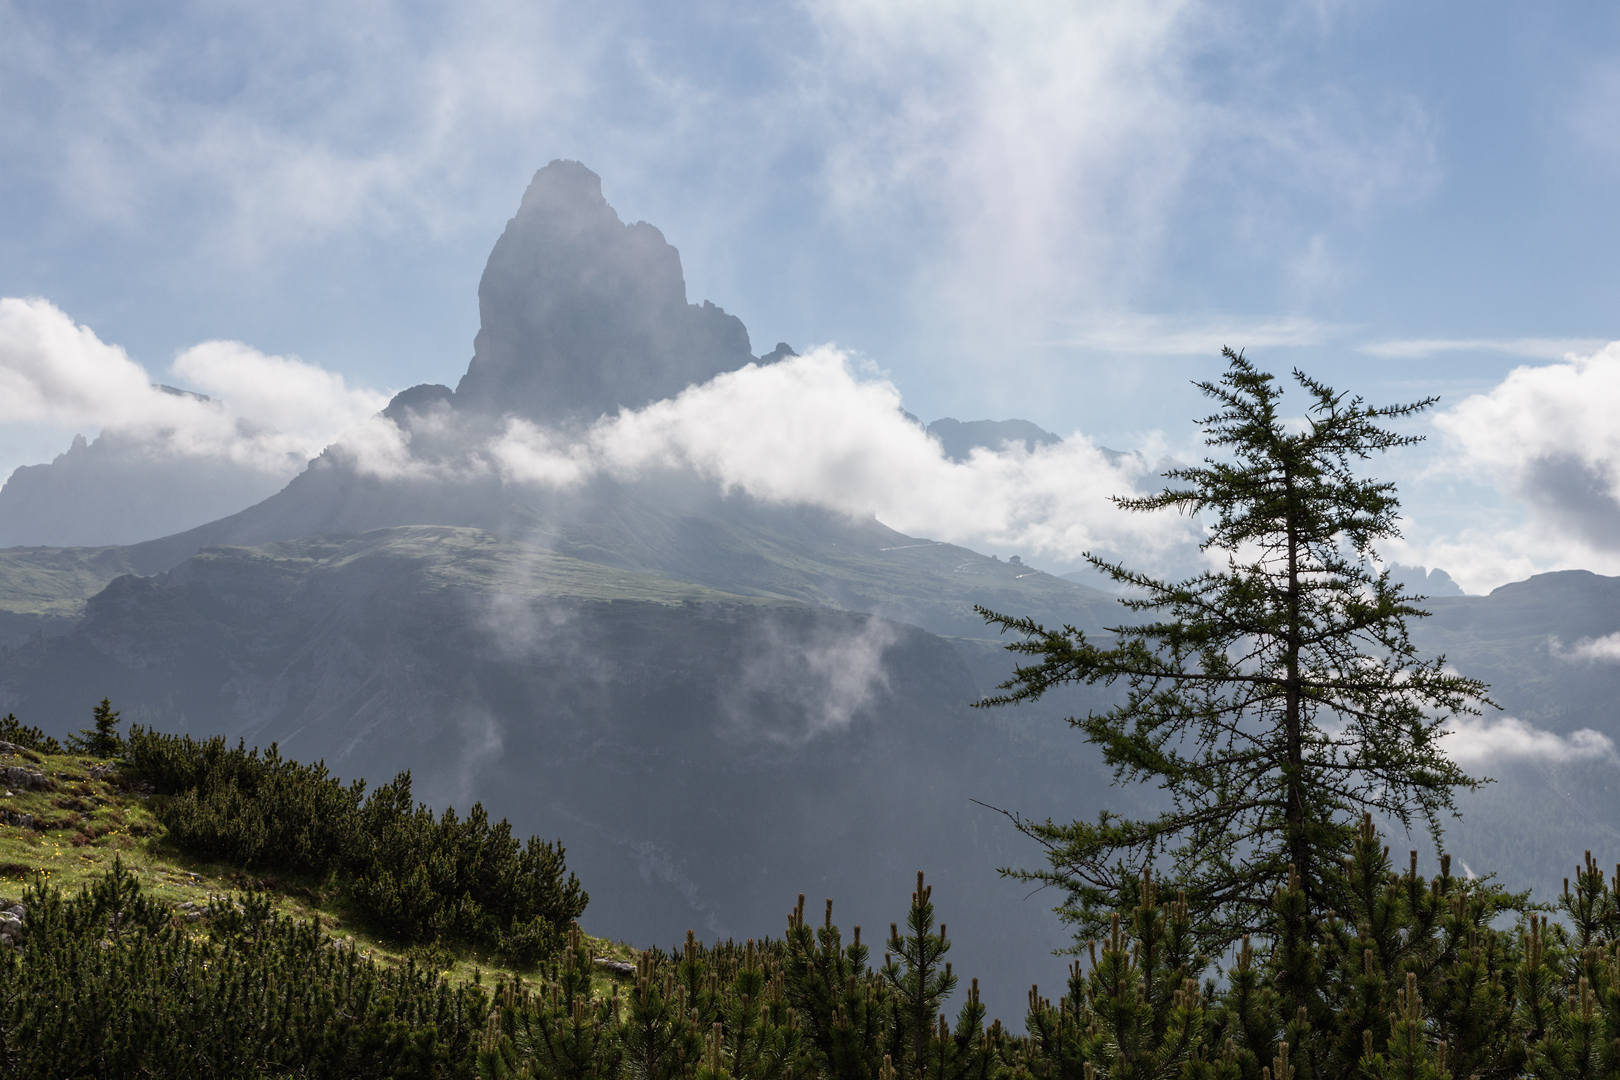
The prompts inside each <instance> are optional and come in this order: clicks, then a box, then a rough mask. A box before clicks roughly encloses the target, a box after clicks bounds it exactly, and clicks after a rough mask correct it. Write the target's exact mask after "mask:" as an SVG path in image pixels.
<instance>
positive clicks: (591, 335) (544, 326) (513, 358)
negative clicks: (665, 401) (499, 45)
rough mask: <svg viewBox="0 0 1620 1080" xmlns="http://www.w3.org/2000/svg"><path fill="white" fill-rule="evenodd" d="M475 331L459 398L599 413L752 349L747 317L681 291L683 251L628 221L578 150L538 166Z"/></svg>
mask: <svg viewBox="0 0 1620 1080" xmlns="http://www.w3.org/2000/svg"><path fill="white" fill-rule="evenodd" d="M478 310H479V316H480V323H481V326H480V329H479V331H478V337H477V338H476V340H475V341H474V352H473V359H472V363H471V364H470V365H469V366H468V368H467V374H466V376H465V377H463V378H462V380H461V384H460V386H458V387H457V388H456V402H457V405H458V406H460V407H462V408H467V409H473V410H477V411H482V412H489V413H495V414H504V413H515V414H518V415H522V416H526V417H529V418H532V419H535V420H541V421H548V422H556V421H563V420H569V419H577V420H586V421H589V420H594V419H595V418H596V417H598V416H600V415H601V414H603V413H607V412H613V411H614V410H616V409H618V408H619V407H621V406H624V407H629V408H636V407H639V406H642V405H645V404H647V403H648V402H650V401H656V400H659V399H661V398H666V397H670V396H672V395H674V394H678V393H680V392H681V391H682V390H684V389H685V388H686V387H687V386H690V385H691V384H693V383H699V382H705V381H707V380H709V379H711V378H713V377H714V376H715V375H718V374H720V373H721V372H723V371H732V370H735V369H736V368H739V367H742V366H743V365H744V364H747V363H749V362H750V361H751V360H753V359H754V357H753V355H752V353H751V351H750V346H749V342H748V331H747V330H746V329H745V328H744V327H743V324H742V322H741V320H739V319H738V318H737V317H736V316H734V315H727V314H726V313H725V312H724V311H723V310H722V309H720V308H718V307H715V306H714V305H713V304H711V303H708V302H707V301H705V302H704V303H703V304H701V305H699V304H688V303H687V302H686V281H685V279H684V278H683V276H682V274H681V256H680V252H678V251H676V250H675V249H674V248H673V247H671V246H670V245H669V244H668V243H667V242H666V241H665V240H664V234H663V233H661V232H659V231H658V230H657V229H656V228H654V227H653V226H651V225H648V224H647V223H646V222H644V221H639V222H636V223H635V224H633V225H626V224H624V223H623V222H621V221H620V220H619V215H618V214H617V213H615V212H614V210H613V208H612V207H611V206H609V205H608V203H607V200H606V199H604V198H603V197H602V181H601V178H600V177H598V176H597V175H596V174H595V173H593V172H591V170H589V169H587V168H586V167H585V166H583V165H581V164H580V163H579V162H577V161H553V162H552V163H551V164H550V165H547V166H546V167H545V168H543V169H541V170H540V171H539V172H538V173H536V174H535V177H534V181H533V182H532V183H531V184H530V185H529V189H528V191H527V192H525V193H524V196H523V203H522V205H521V206H520V207H519V208H518V212H517V216H515V217H514V218H512V220H511V221H510V222H508V223H507V226H506V231H505V232H504V233H502V234H501V238H500V239H499V240H498V241H496V244H495V250H494V251H492V252H491V253H490V256H489V263H488V265H487V266H486V267H485V269H484V276H483V279H482V280H481V281H480V282H479V285H478Z"/></svg>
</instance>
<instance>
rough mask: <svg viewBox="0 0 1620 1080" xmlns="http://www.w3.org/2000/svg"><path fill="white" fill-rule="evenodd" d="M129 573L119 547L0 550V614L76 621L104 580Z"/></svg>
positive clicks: (107, 580) (104, 586) (129, 570)
mask: <svg viewBox="0 0 1620 1080" xmlns="http://www.w3.org/2000/svg"><path fill="white" fill-rule="evenodd" d="M132 572H133V569H132V567H131V566H130V562H129V557H128V555H127V554H126V553H125V551H124V549H123V548H116V547H99V548H45V547H30V548H5V549H0V612H8V613H12V614H17V615H44V616H52V617H56V618H76V617H77V616H79V615H81V614H83V612H84V604H85V601H86V600H88V599H89V598H90V597H92V596H94V595H95V594H96V593H98V592H100V591H101V590H102V589H104V588H106V586H107V583H108V582H109V581H111V580H112V579H113V578H115V577H118V576H120V575H122V574H128V573H132Z"/></svg>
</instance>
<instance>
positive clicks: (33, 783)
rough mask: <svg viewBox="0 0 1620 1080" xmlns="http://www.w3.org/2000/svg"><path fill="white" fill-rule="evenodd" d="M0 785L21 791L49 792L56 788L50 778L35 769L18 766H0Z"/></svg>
mask: <svg viewBox="0 0 1620 1080" xmlns="http://www.w3.org/2000/svg"><path fill="white" fill-rule="evenodd" d="M0 784H4V785H5V786H6V787H8V788H13V789H17V790H21V791H49V790H51V789H52V788H54V787H55V786H56V785H55V784H54V783H52V782H51V778H50V777H48V776H46V775H45V774H44V773H42V772H40V771H38V770H37V769H25V768H22V767H21V766H18V765H4V766H0Z"/></svg>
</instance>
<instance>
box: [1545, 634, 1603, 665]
mask: <svg viewBox="0 0 1620 1080" xmlns="http://www.w3.org/2000/svg"><path fill="white" fill-rule="evenodd" d="M1548 649H1549V651H1550V652H1551V653H1552V654H1553V656H1554V657H1556V658H1557V659H1559V660H1571V661H1586V662H1587V663H1606V664H1620V633H1614V634H1606V635H1604V636H1603V637H1600V638H1581V639H1580V640H1579V641H1577V642H1576V643H1575V644H1573V645H1571V646H1569V647H1568V648H1566V647H1565V646H1564V643H1563V642H1562V641H1559V640H1558V639H1557V638H1553V639H1552V640H1551V641H1550V642H1548Z"/></svg>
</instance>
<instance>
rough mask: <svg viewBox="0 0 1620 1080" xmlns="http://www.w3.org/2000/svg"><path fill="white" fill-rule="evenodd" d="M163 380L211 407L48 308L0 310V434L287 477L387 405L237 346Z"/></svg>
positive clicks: (188, 361) (205, 347)
mask: <svg viewBox="0 0 1620 1080" xmlns="http://www.w3.org/2000/svg"><path fill="white" fill-rule="evenodd" d="M171 370H172V372H173V375H174V377H175V378H177V379H178V380H180V381H183V382H189V383H190V384H191V385H192V386H196V387H199V388H200V389H202V390H204V391H206V392H208V394H210V395H211V396H216V397H217V398H218V399H219V400H210V401H204V400H201V399H199V398H198V397H196V396H193V395H189V394H174V393H169V392H166V391H164V390H162V389H159V388H158V387H157V386H155V385H153V384H154V382H155V381H156V380H154V379H153V378H152V377H151V376H150V375H149V374H148V373H147V371H146V370H145V369H144V368H143V367H141V365H139V364H137V363H136V362H135V361H134V360H132V359H130V357H129V356H128V354H127V353H125V352H124V350H123V349H121V348H119V347H118V346H117V345H111V344H108V343H106V342H103V341H102V340H101V339H100V338H98V337H97V336H96V334H95V332H94V331H92V330H91V329H90V328H88V327H85V326H80V325H77V324H75V323H74V322H73V320H72V319H71V318H69V317H68V316H67V315H66V314H65V313H64V312H62V311H61V310H60V309H58V308H57V307H55V306H54V305H53V304H51V303H50V302H49V301H46V300H39V299H32V300H28V299H18V298H15V297H6V298H0V423H4V424H9V425H19V426H24V427H56V428H61V429H65V430H67V431H72V430H75V429H85V428H88V429H92V430H94V429H102V430H105V431H108V432H116V433H118V435H119V436H120V438H121V439H122V440H123V441H124V442H125V443H126V444H129V445H131V446H133V445H135V444H137V443H138V444H140V446H141V448H142V450H143V452H147V453H155V454H166V455H170V456H180V457H196V458H214V459H222V460H228V461H231V462H234V463H236V464H238V465H241V466H244V467H247V468H250V469H253V470H257V471H261V472H266V473H272V474H277V475H286V476H290V475H291V474H292V473H295V472H297V471H298V470H299V469H301V468H302V467H303V465H304V462H305V461H306V460H307V459H308V458H309V457H310V456H312V455H313V454H316V453H319V452H320V450H321V448H322V447H323V446H325V444H326V443H327V442H328V441H330V440H331V439H333V438H335V437H336V436H337V435H338V434H339V433H340V432H341V431H342V430H343V429H344V428H346V427H349V426H350V425H352V424H354V423H355V422H357V421H358V420H360V419H362V418H363V417H365V416H367V415H369V414H370V413H373V412H375V411H376V410H377V409H379V408H381V407H382V406H383V405H384V404H386V402H387V398H386V397H385V396H384V395H382V394H379V393H377V392H375V391H371V390H367V389H356V388H351V387H349V386H348V385H347V384H346V382H345V381H344V379H343V377H342V376H340V375H334V374H331V373H329V372H326V371H323V370H322V369H320V368H318V367H315V366H314V365H311V364H306V363H304V362H302V361H300V360H297V359H294V358H289V357H281V356H266V355H264V354H263V353H260V352H258V351H256V350H254V349H251V348H249V347H248V346H246V345H242V344H240V343H238V342H228V341H212V342H204V343H203V344H201V345H198V346H196V347H194V348H192V349H188V350H186V351H185V352H183V353H182V354H181V355H180V356H179V357H178V358H176V360H175V362H174V366H173V368H172V369H171ZM62 442H63V444H64V447H65V444H66V442H67V437H66V436H64V437H63V439H62Z"/></svg>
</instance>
